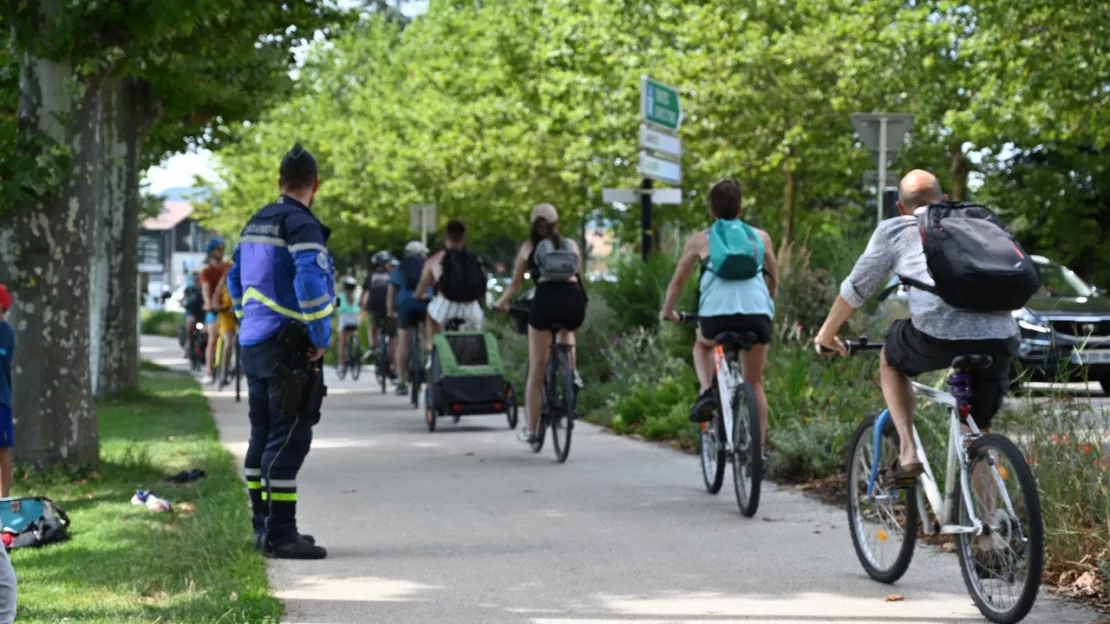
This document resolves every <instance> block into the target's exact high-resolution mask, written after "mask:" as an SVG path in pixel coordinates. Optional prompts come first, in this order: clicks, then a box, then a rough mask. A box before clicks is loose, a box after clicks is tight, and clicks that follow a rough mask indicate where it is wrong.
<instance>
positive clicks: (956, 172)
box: [948, 141, 971, 201]
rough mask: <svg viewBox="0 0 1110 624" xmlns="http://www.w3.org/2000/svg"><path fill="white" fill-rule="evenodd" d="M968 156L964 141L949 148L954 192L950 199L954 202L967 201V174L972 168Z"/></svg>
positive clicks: (957, 142)
mask: <svg viewBox="0 0 1110 624" xmlns="http://www.w3.org/2000/svg"><path fill="white" fill-rule="evenodd" d="M968 165H969V163H968V160H967V154H965V153H964V148H963V141H956V142H954V143H952V145H950V146H949V147H948V166H949V173H950V174H951V176H952V192H951V193H950V194H949V197H950V198H951V199H952V200H953V201H964V200H966V199H967V174H968V173H969V172H970V170H971V168H970V167H969V166H968Z"/></svg>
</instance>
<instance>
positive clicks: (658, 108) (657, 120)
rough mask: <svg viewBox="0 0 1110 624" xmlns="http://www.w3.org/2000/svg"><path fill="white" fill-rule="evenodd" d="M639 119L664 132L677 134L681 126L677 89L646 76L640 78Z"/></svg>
mask: <svg viewBox="0 0 1110 624" xmlns="http://www.w3.org/2000/svg"><path fill="white" fill-rule="evenodd" d="M640 119H641V120H642V121H644V122H646V123H649V124H652V125H655V126H658V127H660V128H663V129H664V130H670V131H671V132H677V131H678V127H679V126H680V125H682V107H681V106H680V105H679V103H678V89H676V88H674V87H670V86H667V85H665V84H663V83H661V82H659V81H658V80H654V79H653V78H650V77H648V76H646V75H645V76H641V77H640Z"/></svg>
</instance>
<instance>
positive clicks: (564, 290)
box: [494, 204, 589, 444]
mask: <svg viewBox="0 0 1110 624" xmlns="http://www.w3.org/2000/svg"><path fill="white" fill-rule="evenodd" d="M531 223H532V233H531V236H530V237H529V238H528V240H526V241H524V243H523V244H521V246H520V251H519V252H518V253H517V255H516V262H515V264H514V266H513V281H512V282H511V283H510V284H509V286H508V287H507V288H506V289H505V292H504V293H503V294H502V295H501V298H500V299H498V300H497V303H495V304H494V307H495V308H498V309H500V310H503V311H505V310H508V308H509V300H510V299H512V298H513V297H514V296H515V295H516V293H518V292H520V289H521V287H522V286H523V285H524V274H525V272H529V273H531V275H532V278H533V279H534V280H535V281H536V294H535V297H534V298H533V299H532V303H531V312H530V314H529V316H528V326H529V327H528V381H527V396H526V397H525V399H526V403H527V405H528V423H527V425H526V426H525V427H523V428H522V429H521V432H520V440H521V441H522V442H524V443H526V444H535V442H536V429H537V428H538V427H539V424H540V412H541V410H542V409H543V375H544V371H545V370H546V369H547V354H548V351H549V350H550V348H551V328H552V327H553V326H556V325H558V326H560V327H562V331H560V332H559V342H560V343H561V344H568V345H570V346H571V362H570V365H571V368H575V353H574V345H575V340H574V330H576V329H578V328H579V327H580V326H581V325H582V322H583V321H584V320H585V318H586V304H587V302H588V300H589V299H588V297H587V296H586V289H585V286H584V285H583V282H582V252H581V251H580V250H579V249H578V245H576V244H575V242H574V241H573V240H571V239H569V238H564V237H563V235H562V234H560V233H559V213H558V212H557V211H556V210H555V206H552V205H551V204H538V205H536V207H534V208H533V209H532V219H531ZM567 252H573V256H569V255H568V254H567ZM549 260H550V262H549ZM557 260H570V261H571V262H557ZM575 382H576V383H577V384H578V386H579V387H581V386H582V383H581V378H580V377H578V373H577V369H575Z"/></svg>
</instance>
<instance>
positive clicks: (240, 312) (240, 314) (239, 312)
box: [235, 309, 243, 319]
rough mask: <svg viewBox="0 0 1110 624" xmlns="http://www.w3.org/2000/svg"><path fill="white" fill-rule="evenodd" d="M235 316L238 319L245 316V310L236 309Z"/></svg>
mask: <svg viewBox="0 0 1110 624" xmlns="http://www.w3.org/2000/svg"><path fill="white" fill-rule="evenodd" d="M235 318H237V319H241V318H243V311H242V310H239V309H236V310H235Z"/></svg>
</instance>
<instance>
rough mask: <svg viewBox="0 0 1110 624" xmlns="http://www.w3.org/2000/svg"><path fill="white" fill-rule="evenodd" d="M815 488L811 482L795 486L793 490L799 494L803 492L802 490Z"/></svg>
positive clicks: (814, 484)
mask: <svg viewBox="0 0 1110 624" xmlns="http://www.w3.org/2000/svg"><path fill="white" fill-rule="evenodd" d="M815 487H817V484H816V483H812V482H811V483H803V484H801V485H795V486H794V489H795V490H798V491H799V492H801V491H804V490H812V489H813V488H815Z"/></svg>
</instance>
